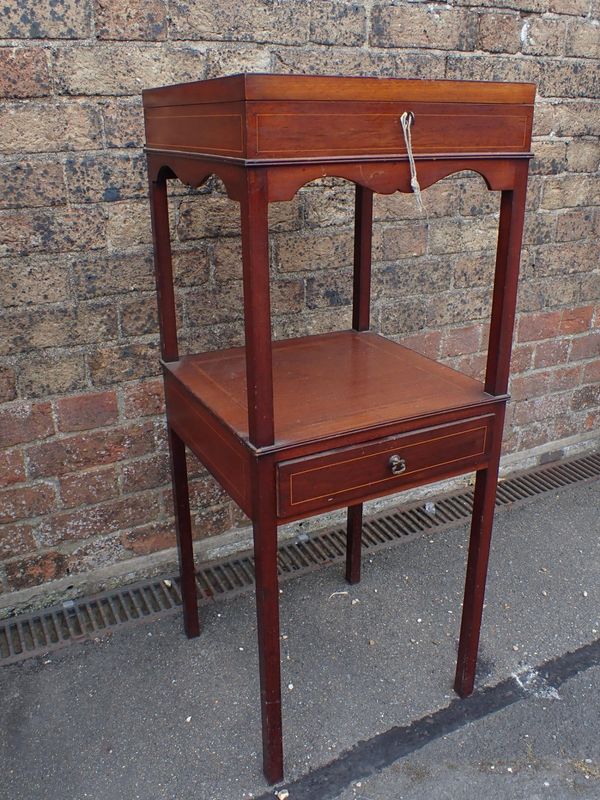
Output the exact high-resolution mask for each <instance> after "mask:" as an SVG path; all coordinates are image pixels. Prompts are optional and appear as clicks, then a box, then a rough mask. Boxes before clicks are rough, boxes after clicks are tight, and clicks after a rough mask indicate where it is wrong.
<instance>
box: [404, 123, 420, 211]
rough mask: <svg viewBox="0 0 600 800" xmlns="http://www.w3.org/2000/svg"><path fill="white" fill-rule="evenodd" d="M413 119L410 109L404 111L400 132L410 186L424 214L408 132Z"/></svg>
mask: <svg viewBox="0 0 600 800" xmlns="http://www.w3.org/2000/svg"><path fill="white" fill-rule="evenodd" d="M414 121H415V115H414V114H413V112H412V111H405V112H404V113H403V114H402V116H401V117H400V124H401V125H402V133H403V134H404V144H405V145H406V152H407V153H408V163H409V164H410V186H411V189H412V190H413V192H414V195H415V197H416V198H417V205H418V207H419V211H420V212H421V213H422V214H424V213H425V206H424V205H423V199H422V197H421V186H420V185H419V179H418V178H417V165H416V164H415V157H414V155H413V149H412V138H411V134H410V129H411V126H412V124H413V122H414Z"/></svg>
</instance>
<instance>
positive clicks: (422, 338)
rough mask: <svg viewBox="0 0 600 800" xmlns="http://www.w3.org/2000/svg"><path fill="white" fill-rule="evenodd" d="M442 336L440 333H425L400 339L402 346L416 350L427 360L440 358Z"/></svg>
mask: <svg viewBox="0 0 600 800" xmlns="http://www.w3.org/2000/svg"><path fill="white" fill-rule="evenodd" d="M441 342H442V334H441V332H440V331H425V332H424V333H415V334H413V335H412V336H404V337H403V338H402V339H400V344H403V345H404V346H405V347H409V348H410V349H411V350H416V352H417V353H421V355H423V356H427V358H439V355H440V346H441Z"/></svg>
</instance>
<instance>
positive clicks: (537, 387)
mask: <svg viewBox="0 0 600 800" xmlns="http://www.w3.org/2000/svg"><path fill="white" fill-rule="evenodd" d="M579 371H580V368H579V367H578V366H577V367H557V368H556V369H551V370H545V371H541V372H532V373H530V374H529V375H516V376H515V377H513V379H512V381H511V395H512V397H513V398H514V399H515V400H523V399H528V398H530V397H537V396H540V395H544V394H547V393H548V392H557V391H562V390H566V389H572V388H573V387H574V386H577V384H578V383H579Z"/></svg>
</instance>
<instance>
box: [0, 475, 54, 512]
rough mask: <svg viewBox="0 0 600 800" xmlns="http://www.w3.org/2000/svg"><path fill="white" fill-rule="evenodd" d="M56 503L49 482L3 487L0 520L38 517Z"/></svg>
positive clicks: (0, 493) (0, 499)
mask: <svg viewBox="0 0 600 800" xmlns="http://www.w3.org/2000/svg"><path fill="white" fill-rule="evenodd" d="M55 505H56V495H55V492H54V487H53V486H52V485H51V484H49V483H38V484H35V485H34V486H22V487H19V488H14V489H4V491H2V492H0V522H13V521H14V520H18V519H25V518H26V517H39V516H40V515H41V514H47V513H48V512H49V511H52V510H53V509H54V507H55Z"/></svg>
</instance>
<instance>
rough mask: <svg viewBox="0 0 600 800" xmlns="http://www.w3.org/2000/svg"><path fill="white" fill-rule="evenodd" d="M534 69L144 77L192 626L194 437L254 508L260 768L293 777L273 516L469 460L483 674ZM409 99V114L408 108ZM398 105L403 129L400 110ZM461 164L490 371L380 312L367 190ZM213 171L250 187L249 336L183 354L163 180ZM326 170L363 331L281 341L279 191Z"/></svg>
mask: <svg viewBox="0 0 600 800" xmlns="http://www.w3.org/2000/svg"><path fill="white" fill-rule="evenodd" d="M534 95H535V87H534V86H533V85H531V84H516V83H510V84H509V83H482V82H468V81H464V82H463V81H418V80H393V79H375V78H342V77H305V76H291V75H286V76H279V75H233V76H230V77H226V78H218V79H214V80H207V81H198V82H193V83H187V84H181V85H177V86H167V87H162V88H158V89H150V90H147V91H145V92H144V94H143V99H144V111H145V120H146V154H147V159H148V171H149V178H150V201H151V207H152V227H153V234H154V251H155V265H156V284H157V289H158V306H159V321H160V333H161V348H162V363H163V369H164V382H165V393H166V405H167V420H168V431H169V443H170V448H171V460H172V476H173V491H174V497H175V510H176V522H177V537H178V538H177V540H178V547H179V556H180V567H181V585H182V595H183V613H184V624H185V630H186V632H187V635H188V636H190V637H191V636H196V635H197V634H198V633H199V623H198V608H197V599H196V582H195V572H194V559H193V551H192V538H191V530H190V527H191V526H190V511H189V498H188V485H187V474H186V462H185V447H186V446H187V447H189V448H190V449H191V450H192V451H193V452H194V453H195V454H196V455H197V456H198V458H199V459H200V460H201V461H202V462H203V463H204V464H205V465H206V467H207V468H208V469H209V470H210V472H211V473H212V474H213V475H214V476H215V478H216V479H217V480H218V481H219V482H220V484H221V485H222V486H223V487H224V488H225V489H226V490H227V492H228V493H229V494H230V495H231V497H232V498H233V499H234V500H235V501H236V502H237V503H238V504H239V506H240V507H241V508H242V509H243V511H244V512H245V513H246V514H248V516H249V517H250V518H251V519H252V523H253V529H254V557H255V572H256V605H257V615H258V645H259V665H260V682H261V711H262V724H263V764H264V771H265V775H266V777H267V779H268V780H269V781H270V782H272V783H273V782H276V781H278V780H280V779H281V778H282V777H283V748H282V728H281V692H280V665H279V609H278V578H277V526H278V525H279V524H281V523H284V522H289V521H290V520H297V519H300V518H302V517H307V516H310V515H313V514H319V513H322V512H324V511H328V510H330V509H335V508H340V507H347V508H348V551H347V564H346V578H347V580H348V581H350V582H351V583H352V582H356V581H358V580H359V577H360V545H361V527H362V503H363V502H364V501H365V500H369V499H371V498H374V497H380V496H383V495H386V494H389V493H392V492H398V491H400V490H402V489H406V488H409V487H414V486H418V485H421V484H425V483H429V482H432V481H437V480H441V479H444V478H449V477H451V476H454V475H459V474H462V473H466V472H469V471H476V473H477V476H476V482H475V498H474V508H473V519H472V525H471V538H470V546H469V555H468V565H467V574H466V586H465V598H464V607H463V617H462V627H461V631H460V640H459V651H458V664H457V669H456V678H455V689H456V691H457V692H458V693H459V694H460V695H462V696H464V695H468V694H469V693H470V692H471V691H472V690H473V684H474V676H475V666H476V659H477V648H478V643H479V629H480V623H481V616H482V608H483V596H484V587H485V579H486V572H487V562H488V553H489V544H490V535H491V529H492V521H493V514H494V502H495V489H496V481H497V476H498V463H499V457H500V446H501V440H502V429H503V423H504V409H505V404H506V400H507V399H508V396H507V385H508V376H509V361H510V352H511V341H512V331H513V322H514V314H515V302H516V291H517V276H518V269H519V254H520V247H521V237H522V230H523V217H524V209H525V192H526V185H527V168H528V160H529V158H530V155H531V154H530V152H529V150H530V144H531V126H532V116H533V101H534ZM405 112H407V113H405ZM401 118H402V119H403V120H404V123H405V125H404V128H403V125H402V124H401ZM408 134H410V136H411V137H412V151H413V154H414V160H413V167H412V174H413V176H414V171H415V168H416V174H417V177H418V181H419V182H420V185H421V187H422V188H424V189H425V188H426V187H428V186H430V185H431V184H433V183H435V182H436V181H438V180H440V179H441V178H444V177H446V176H447V175H450V174H451V173H455V172H458V171H462V170H472V171H474V172H476V173H479V174H480V175H482V176H483V178H484V180H485V182H486V184H487V186H488V188H489V189H490V190H496V191H500V192H501V200H500V221H499V233H498V248H497V258H496V267H495V277H494V288H493V297H492V314H491V325H490V333H489V348H488V357H487V367H486V373H485V382H484V383H480V382H479V381H477V380H474V379H473V378H471V377H468V376H466V375H463V374H461V373H459V372H456V371H454V370H452V369H450V368H449V367H447V366H445V365H442V364H439V363H437V362H436V361H433V360H430V359H428V358H425V357H424V356H422V355H419V354H418V353H416V352H413V351H412V350H410V349H407V348H406V347H403V346H401V345H399V344H396V343H395V342H392V341H389V340H387V339H385V338H383V337H382V336H380V335H377V334H376V333H374V332H372V331H370V330H369V309H370V271H371V228H372V203H373V193H374V192H377V193H382V194H390V193H392V192H396V191H401V192H411V191H413V188H414V186H413V187H411V163H410V161H411V159H409V149H408V146H407V142H408V141H409V138H408ZM211 175H217V176H218V177H219V178H220V179H221V180H222V181H223V183H224V185H225V188H226V191H227V193H228V195H229V197H230V198H232V199H233V200H235V201H238V202H239V204H240V222H241V232H242V261H243V285H244V319H245V347H241V348H234V349H229V350H224V351H220V352H209V353H199V354H195V355H185V356H182V355H180V354H179V351H178V345H177V331H176V314H175V298H174V291H173V273H172V267H171V247H170V237H169V219H168V211H167V180H168V179H169V178H175V177H176V178H179V179H180V180H182V181H183V182H184V183H186V184H190V185H191V186H200V185H201V184H202V183H203V182H204V181H206V179H207V178H208V177H209V176H211ZM325 176H334V177H341V178H345V179H348V180H350V181H352V182H353V183H354V184H355V185H356V212H355V235H354V242H355V247H354V286H353V322H352V330H346V331H338V332H333V333H330V334H325V335H318V336H305V337H301V338H295V339H288V340H285V341H276V342H273V341H272V336H271V316H270V300H269V231H268V208H269V203H271V202H274V201H282V200H291V199H292V198H293V197H294V195H295V194H296V192H297V191H298V190H299V189H300V187H301V186H303V185H304V184H306V183H308V182H309V181H312V180H315V179H317V178H322V177H325Z"/></svg>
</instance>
